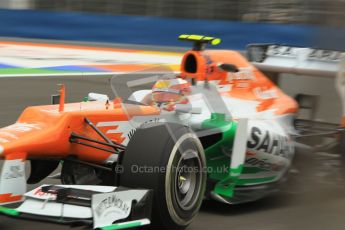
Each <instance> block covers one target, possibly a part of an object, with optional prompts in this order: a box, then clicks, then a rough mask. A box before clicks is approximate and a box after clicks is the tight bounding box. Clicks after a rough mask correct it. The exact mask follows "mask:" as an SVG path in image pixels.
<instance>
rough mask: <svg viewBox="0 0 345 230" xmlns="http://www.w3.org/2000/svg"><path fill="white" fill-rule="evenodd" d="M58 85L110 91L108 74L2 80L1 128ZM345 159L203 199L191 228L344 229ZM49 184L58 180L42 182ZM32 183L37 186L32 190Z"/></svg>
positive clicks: (70, 94)
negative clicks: (237, 197)
mask: <svg viewBox="0 0 345 230" xmlns="http://www.w3.org/2000/svg"><path fill="white" fill-rule="evenodd" d="M58 83H65V84H66V87H67V102H75V101H81V100H82V99H83V97H84V96H86V95H87V93H88V92H98V93H106V94H109V95H111V94H112V92H111V89H110V87H109V77H104V76H94V77H92V76H90V77H81V76H74V77H60V78H59V77H47V78H41V77H40V78H0V108H1V109H0V126H1V127H3V126H6V125H9V124H11V123H13V122H15V120H16V118H17V117H18V116H19V114H20V113H21V111H22V110H23V109H24V108H25V107H27V106H29V105H40V104H49V103H50V95H51V94H54V93H56V90H57V86H56V85H57V84H58ZM344 159H345V158H344V157H343V156H341V155H340V154H337V153H336V154H329V153H321V152H319V153H311V154H310V155H303V156H297V158H296V160H295V166H294V168H293V170H291V173H290V177H289V180H288V182H287V183H286V185H285V186H284V187H283V188H282V190H281V191H280V192H278V193H276V194H274V195H272V196H270V197H267V198H264V199H262V200H260V201H257V202H253V203H248V204H241V205H233V206H229V205H226V204H221V203H217V202H215V201H205V202H204V204H203V206H202V208H201V212H200V214H199V216H198V217H197V218H196V220H195V221H194V222H193V223H192V224H191V226H190V227H189V228H188V229H189V230H197V229H200V230H204V229H205V230H206V229H212V230H227V229H229V230H230V229H231V230H237V229H238V230H242V229H243V230H290V229H297V230H298V229H313V230H325V229H328V230H338V229H339V230H341V229H344V228H345V173H344V171H345V169H344V164H345V160H344ZM51 182H54V181H52V180H45V181H44V183H51ZM56 183H59V182H58V181H57V182H56ZM34 187H37V185H33V186H30V189H31V188H34ZM0 229H1V230H7V229H9V230H13V229H15V230H19V229H22V230H37V229H49V230H63V229H70V227H68V226H62V225H55V224H49V223H38V222H30V221H23V220H15V219H10V218H7V217H0ZM76 229H84V228H80V227H79V228H76Z"/></svg>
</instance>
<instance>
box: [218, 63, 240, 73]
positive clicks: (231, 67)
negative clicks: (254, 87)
mask: <svg viewBox="0 0 345 230" xmlns="http://www.w3.org/2000/svg"><path fill="white" fill-rule="evenodd" d="M218 68H219V69H221V70H223V71H226V72H232V73H236V72H238V71H239V69H238V68H237V66H235V65H233V64H226V63H222V64H219V65H218Z"/></svg>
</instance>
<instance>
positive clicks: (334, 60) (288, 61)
mask: <svg viewBox="0 0 345 230" xmlns="http://www.w3.org/2000/svg"><path fill="white" fill-rule="evenodd" d="M247 56H248V60H249V61H250V62H251V63H252V64H253V65H254V66H255V67H257V68H258V69H259V70H261V71H263V72H266V73H270V74H272V73H273V74H279V73H290V74H297V75H307V76H317V77H335V78H336V79H335V88H336V89H337V92H338V94H339V96H340V99H341V102H342V121H341V126H342V127H345V53H343V52H341V51H334V50H322V49H314V48H303V47H292V46H284V45H277V44H250V45H248V46H247Z"/></svg>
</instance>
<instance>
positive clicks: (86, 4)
mask: <svg viewBox="0 0 345 230" xmlns="http://www.w3.org/2000/svg"><path fill="white" fill-rule="evenodd" d="M0 7H2V8H10V9H39V10H53V11H82V12H95V13H102V14H117V15H118V14H121V15H144V16H159V17H174V18H191V19H212V20H213V19H217V20H234V21H245V22H270V23H298V24H301V23H302V24H312V25H326V26H344V25H345V20H344V19H345V14H344V11H345V1H343V0H330V1H325V0H285V1H283V0H268V1H256V0H213V1H209V0H188V1H186V0H129V1H125V0H2V1H1V2H0Z"/></svg>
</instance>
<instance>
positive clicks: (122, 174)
mask: <svg viewBox="0 0 345 230" xmlns="http://www.w3.org/2000/svg"><path fill="white" fill-rule="evenodd" d="M180 39H181V40H188V41H193V42H194V46H193V49H192V50H190V51H188V52H187V53H186V54H185V55H184V56H183V59H182V64H181V71H180V73H179V75H178V76H177V77H176V76H174V77H171V76H167V75H164V74H163V77H158V78H152V77H149V79H151V80H152V79H155V82H154V84H153V87H152V88H151V89H146V90H138V91H135V92H134V93H132V95H130V97H129V98H128V100H124V99H120V98H118V97H117V98H115V99H114V100H113V101H110V100H109V98H108V97H107V96H106V95H99V94H90V95H89V98H88V100H87V101H84V102H79V103H65V101H64V96H65V90H64V86H61V90H60V94H59V95H56V96H54V97H53V102H54V103H53V104H52V105H44V106H33V107H29V108H27V109H25V111H24V112H23V113H22V115H21V116H20V117H19V119H18V121H17V122H16V123H15V124H13V125H10V126H8V127H5V128H2V129H0V155H1V157H2V158H3V159H4V164H3V166H2V172H1V178H0V202H1V203H3V204H5V203H11V202H16V201H22V200H23V198H25V199H24V202H23V203H22V204H21V205H20V206H19V207H18V208H16V209H11V208H6V207H4V206H3V207H1V208H0V212H1V213H2V214H4V215H8V216H12V217H18V218H26V219H33V220H40V221H54V222H58V223H67V224H87V225H92V223H93V227H94V228H104V229H122V228H130V227H136V226H141V225H147V224H152V225H153V226H154V227H159V228H160V229H183V228H185V227H187V226H188V225H189V224H190V223H191V222H192V220H193V219H194V217H195V216H196V215H197V213H198V211H199V208H200V206H201V204H202V201H203V199H205V198H210V199H215V200H218V201H220V202H225V203H228V204H236V203H243V202H249V201H254V200H257V199H260V198H262V197H264V196H267V195H268V194H270V193H272V192H273V191H275V190H276V188H277V186H278V185H279V184H280V183H281V182H283V181H284V180H285V177H286V175H287V172H288V170H289V167H290V165H291V161H292V159H293V157H294V154H295V148H294V146H295V142H294V140H293V138H292V135H295V134H296V133H297V131H296V130H295V129H294V126H293V120H294V115H295V113H296V112H297V109H298V105H297V103H296V102H295V101H294V100H293V99H292V98H290V97H289V96H287V95H286V94H284V93H283V92H282V91H281V90H280V89H279V88H278V87H277V86H276V85H274V84H273V83H272V82H271V81H270V80H269V79H268V78H267V77H266V76H265V75H264V74H263V73H262V72H260V71H259V70H258V69H257V68H256V67H254V66H253V65H252V64H251V63H250V62H248V61H247V60H246V59H245V58H244V57H243V56H242V55H241V54H240V53H239V52H235V51H227V50H204V48H205V45H206V44H208V43H211V44H213V45H216V44H218V43H219V42H220V39H218V38H213V37H205V36H198V35H181V36H180ZM144 75H145V76H147V75H148V73H145V74H143V76H144ZM155 76H157V75H155ZM118 79H119V78H117V77H116V76H115V77H114V78H113V79H112V87H113V89H115V91H118V90H121V89H118V88H117V87H119V86H120V88H122V86H121V84H120V83H117V82H116V80H118ZM138 81H139V82H143V81H144V79H139V80H138ZM138 81H136V82H134V83H133V82H132V83H131V84H127V85H135V83H138ZM26 160H29V161H30V162H31V173H30V176H29V178H28V179H27V183H30V184H35V183H38V182H40V181H41V180H43V179H44V178H46V177H48V176H49V175H50V174H51V173H53V171H55V170H56V169H57V168H58V166H59V165H61V166H62V169H61V175H59V176H58V177H59V178H60V179H61V182H62V184H63V185H42V186H40V187H39V188H37V189H35V190H33V191H31V192H28V193H26V181H25V180H26V177H25V161H26ZM151 211H152V213H151ZM157 229H158V228H157Z"/></svg>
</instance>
